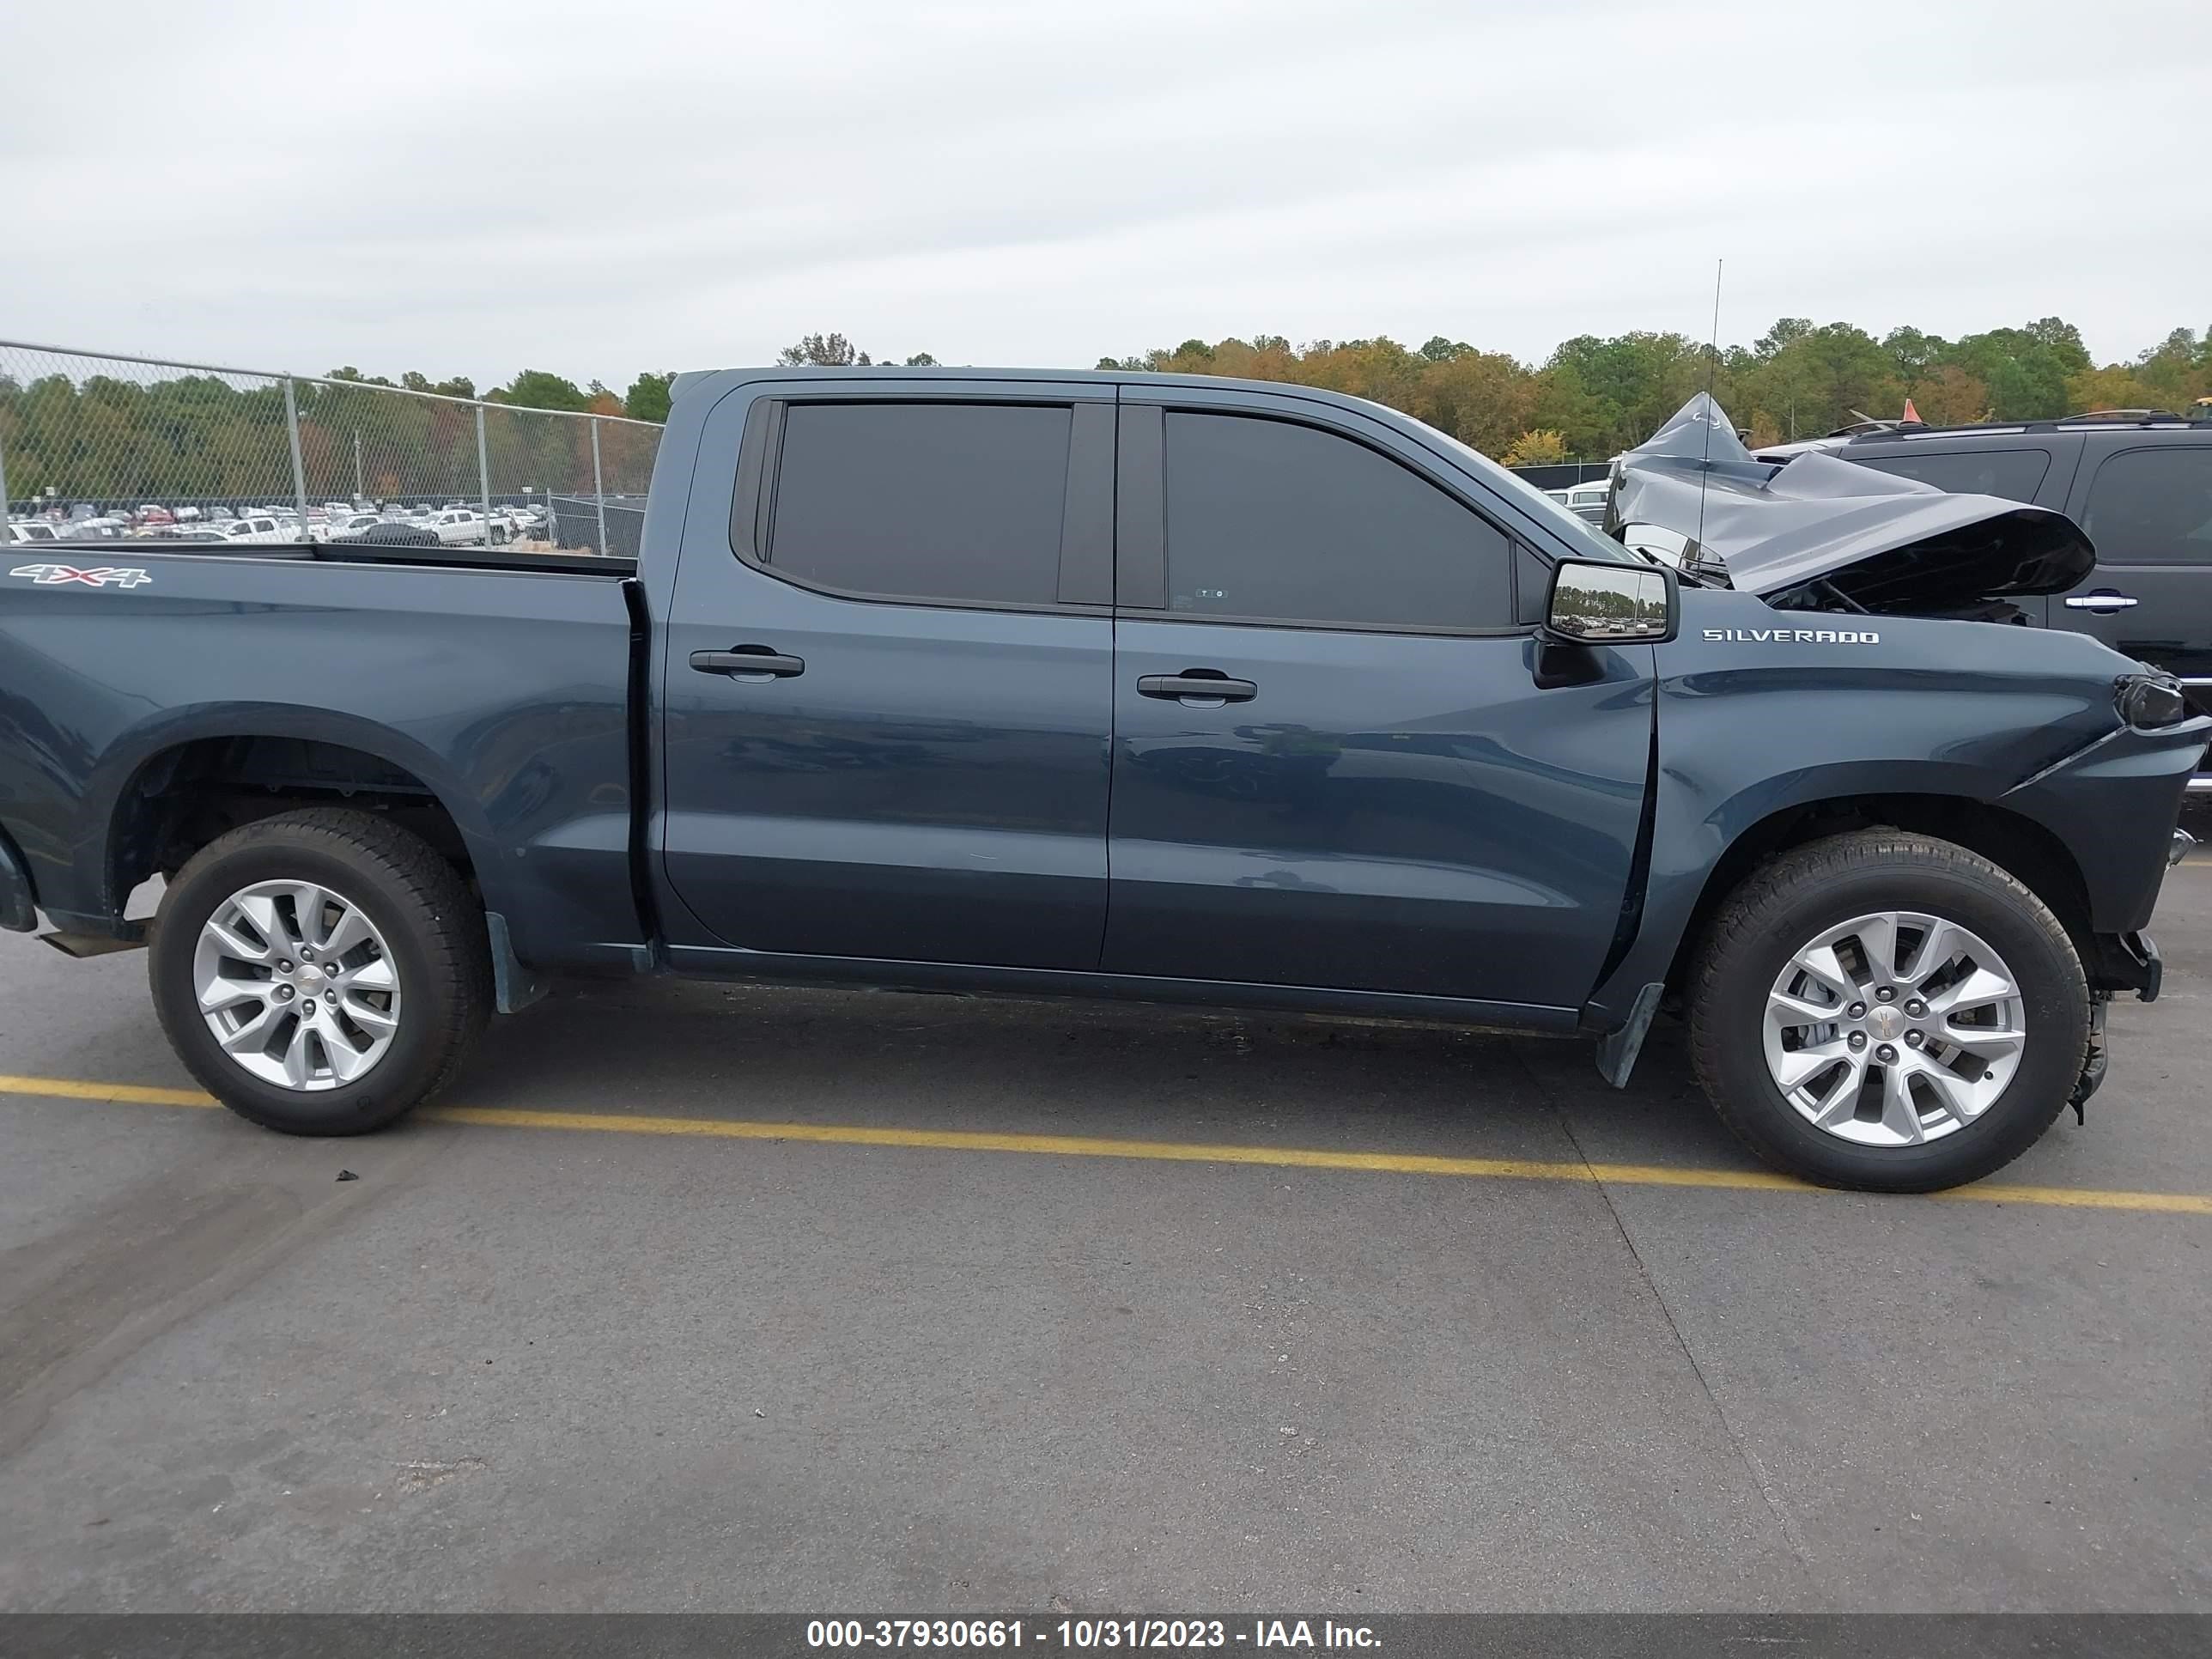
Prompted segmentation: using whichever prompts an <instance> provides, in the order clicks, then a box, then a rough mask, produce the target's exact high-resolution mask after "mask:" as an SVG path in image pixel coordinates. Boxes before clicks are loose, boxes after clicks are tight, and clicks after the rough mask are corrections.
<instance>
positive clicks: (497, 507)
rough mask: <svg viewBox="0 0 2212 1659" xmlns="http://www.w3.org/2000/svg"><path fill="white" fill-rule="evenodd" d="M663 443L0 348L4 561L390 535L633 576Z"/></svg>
mask: <svg viewBox="0 0 2212 1659" xmlns="http://www.w3.org/2000/svg"><path fill="white" fill-rule="evenodd" d="M659 442H660V428H659V426H657V425H654V424H653V423H652V422H646V421H634V420H630V419H629V418H627V417H626V416H618V415H597V414H589V413H580V412H570V411H568V410H534V409H520V408H516V407H513V406H512V405H510V404H500V403H488V402H483V401H479V400H477V399H473V398H452V397H447V396H444V395H441V394H440V393H437V392H417V391H414V390H411V389H410V388H407V387H404V386H376V385H370V384H368V383H365V382H362V381H357V380H327V379H324V378H320V377H318V376H313V375H304V374H275V373H269V372H264V371H260V370H253V369H240V368H219V367H216V366H212V365H209V364H202V363H179V362H162V361H161V360H158V359H153V358H143V357H120V356H111V355H108V354H106V353H102V352H90V351H73V350H70V349H64V348H59V347H54V346H40V345H30V344H27V343H22V342H19V341H12V340H0V524H4V525H5V526H7V531H6V540H8V541H11V542H19V543H20V542H23V541H28V540H33V539H40V540H43V539H46V538H49V537H52V536H54V535H56V534H63V535H66V536H68V537H70V538H110V537H134V536H179V535H184V536H192V537H204V538H225V539H255V540H276V539H295V540H302V541H307V540H313V541H322V540H330V539H336V538H339V537H342V536H346V535H360V534H363V533H368V532H375V533H376V538H378V539H386V538H392V539H404V537H398V536H396V535H395V534H394V533H393V532H383V531H381V530H380V529H379V528H378V527H379V526H381V525H383V524H386V523H390V524H393V525H398V526H403V527H404V526H414V527H416V528H419V529H421V530H422V531H423V532H424V533H425V534H426V535H428V534H430V533H432V532H435V538H436V539H438V540H440V541H441V542H476V543H495V544H515V545H519V546H521V547H525V548H528V547H532V546H535V547H539V548H547V549H560V550H568V551H574V552H586V553H592V552H598V553H609V552H611V553H617V554H626V555H629V556H635V553H636V551H637V541H638V531H639V529H640V527H641V525H642V521H643V518H644V506H645V493H646V486H647V483H648V482H649V480H650V479H651V477H652V475H653V454H654V452H655V450H656V449H657V448H658V447H659ZM471 514H472V515H473V516H468V515H471ZM241 522H244V523H248V524H252V525H257V526H258V525H259V524H262V523H264V522H273V524H274V526H276V527H275V529H274V530H271V531H267V532H264V531H260V530H258V529H255V530H246V531H241V530H240V529H239V528H238V526H240V523H241Z"/></svg>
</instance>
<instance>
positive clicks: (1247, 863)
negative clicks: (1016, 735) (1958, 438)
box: [1103, 386, 1653, 1008]
mask: <svg viewBox="0 0 2212 1659" xmlns="http://www.w3.org/2000/svg"><path fill="white" fill-rule="evenodd" d="M1204 397H1205V394H1203V393H1182V392H1178V393H1176V394H1173V395H1170V393H1168V392H1165V391H1164V390H1162V389H1159V388H1143V387H1138V386H1125V387H1124V388H1123V391H1122V410H1121V458H1120V459H1121V499H1120V513H1119V523H1118V534H1119V538H1120V546H1119V554H1118V560H1119V575H1120V589H1121V591H1120V594H1119V608H1118V611H1117V613H1116V620H1115V665H1114V698H1115V761H1114V786H1113V811H1112V822H1111V826H1110V835H1109V857H1110V862H1111V865H1112V869H1113V883H1112V898H1111V903H1110V906H1109V921H1108V924H1107V931H1106V951H1105V957H1104V962H1103V966H1104V967H1105V968H1106V969H1108V970H1109V971H1114V972H1119V973H1127V974H1139V975H1158V976H1165V977H1173V978H1180V979H1205V980H1228V981H1247V982H1253V983H1262V984H1273V985H1291V986H1311V987H1338V988H1342V989H1352V990H1363V991H1383V992H1396V993H1403V994H1424V995H1431V996H1443V997H1453V998H1468V999H1474V1000H1484V1001H1490V1002H1496V1003H1510V1004H1516V1005H1522V1006H1531V1005H1533V1006H1546V1007H1553V1008H1559V1007H1572V1006H1577V1005H1578V1004H1580V1003H1581V1002H1582V1001H1583V1000H1584V999H1586V998H1587V997H1588V995H1589V992H1590V990H1591V988H1592V987H1593V986H1594V985H1595V981H1596V980H1597V977H1598V972H1599V969H1600V967H1601V963H1603V961H1604V959H1605V957H1606V954H1607V949H1608V947H1609V946H1610V945H1611V944H1612V942H1613V934H1614V932H1615V930H1616V927H1618V926H1619V924H1620V918H1621V911H1622V899H1623V896H1624V893H1625V892H1626V889H1627V885H1628V882H1629V878H1630V869H1631V865H1632V860H1633V856H1634V849H1635V845H1636V841H1637V833H1638V824H1639V822H1640V818H1641V812H1642V807H1643V800H1644V778H1645V773H1646V768H1647V763H1648V759H1649V757H1650V750H1651V743H1652V695H1651V694H1652V674H1653V664H1652V651H1651V648H1650V647H1648V646H1643V647H1624V648H1620V649H1613V650H1598V651H1594V652H1591V653H1589V654H1588V656H1587V658H1586V659H1584V660H1583V663H1582V665H1581V667H1580V670H1579V675H1580V678H1579V680H1578V683H1562V684H1540V678H1551V677H1549V676H1541V675H1540V672H1539V655H1540V647H1539V645H1538V642H1537V641H1536V640H1535V638H1534V631H1533V629H1532V628H1531V627H1530V626H1529V623H1532V622H1533V621H1534V619H1535V617H1536V616H1537V615H1539V614H1540V612H1541V603H1542V599H1543V585H1544V581H1545V579H1546V577H1547V575H1548V571H1549V567H1548V565H1547V563H1546V562H1544V561H1542V560H1541V559H1539V558H1538V557H1537V556H1535V555H1534V553H1532V552H1530V551H1528V550H1527V549H1525V548H1522V547H1520V546H1518V545H1517V544H1516V539H1515V538H1514V536H1513V535H1511V534H1510V533H1509V532H1507V531H1506V530H1505V529H1504V528H1502V527H1501V523H1500V522H1499V521H1497V520H1492V518H1490V517H1488V516H1486V514H1485V513H1483V512H1481V511H1479V510H1478V507H1477V505H1476V501H1477V499H1478V497H1479V495H1480V489H1479V487H1478V486H1476V485H1474V483H1471V482H1470V481H1469V480H1467V479H1459V478H1457V475H1455V474H1448V473H1447V472H1445V471H1438V470H1428V471H1425V470H1423V469H1422V468H1421V467H1420V466H1419V465H1417V458H1412V457H1409V456H1408V455H1407V453H1406V452H1405V450H1404V449H1403V448H1402V447H1393V445H1392V443H1391V435H1390V434H1389V432H1388V431H1387V429H1383V428H1379V427H1376V426H1373V424H1372V423H1369V424H1365V425H1363V422H1364V417H1363V416H1356V415H1352V414H1349V413H1344V412H1337V413H1330V414H1316V413H1312V412H1311V411H1314V410H1317V409H1320V408H1322V406H1321V405H1316V404H1313V403H1312V402H1310V400H1303V399H1293V398H1285V399H1282V400H1280V405H1279V407H1280V413H1279V416H1278V415H1275V414H1274V410H1273V405H1267V404H1260V403H1259V402H1257V401H1256V400H1255V398H1253V396H1252V395H1251V394H1239V401H1238V402H1237V403H1236V404H1230V403H1227V402H1219V401H1217V402H1212V403H1208V402H1206V401H1204ZM1448 477H1449V478H1454V479H1456V482H1455V483H1449V482H1447V478H1448ZM1495 505H1496V503H1494V502H1493V503H1492V506H1493V507H1494V506H1495ZM1516 567H1517V571H1516ZM1567 678H1569V679H1571V680H1572V679H1575V678H1576V677H1575V676H1569V677H1567Z"/></svg>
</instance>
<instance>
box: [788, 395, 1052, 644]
mask: <svg viewBox="0 0 2212 1659" xmlns="http://www.w3.org/2000/svg"><path fill="white" fill-rule="evenodd" d="M1071 419H1072V416H1071V414H1070V411H1069V410H1067V409H1066V408H1064V407H1060V408H1054V407H1045V406H1040V405H1031V404H924V403H885V404H816V403H793V404H791V405H790V406H789V407H788V408H787V410H785V412H784V422H783V446H782V456H781V463H780V465H778V467H777V469H776V479H775V519H774V523H773V527H772V530H771V532H770V536H769V555H768V562H769V568H771V569H773V570H776V571H779V572H781V573H782V574H786V575H789V576H792V577H794V578H796V579H798V580H801V581H808V582H819V583H821V584H822V585H823V586H827V587H836V588H842V589H845V590H847V591H848V592H857V593H879V594H884V595H886V596H890V597H896V598H902V599H944V600H952V601H968V600H977V599H981V600H987V601H992V602H995V603H999V604H1008V605H1050V604H1052V603H1053V602H1054V600H1055V599H1057V598H1058V595H1059V587H1060V520H1061V517H1062V514H1063V513H1064V511H1065V508H1066V495H1067V442H1068V428H1069V425H1070V422H1071Z"/></svg>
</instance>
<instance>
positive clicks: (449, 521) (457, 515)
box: [430, 507, 485, 547]
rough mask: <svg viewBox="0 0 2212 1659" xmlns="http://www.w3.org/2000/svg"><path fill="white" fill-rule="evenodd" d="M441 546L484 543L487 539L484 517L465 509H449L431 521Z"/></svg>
mask: <svg viewBox="0 0 2212 1659" xmlns="http://www.w3.org/2000/svg"><path fill="white" fill-rule="evenodd" d="M430 527H431V529H432V530H434V531H435V532H436V533H437V537H438V540H439V542H440V544H442V545H444V546H447V547H461V546H466V545H472V544H476V543H479V542H482V541H483V539H484V537H485V526H484V521H483V514H482V513H476V512H473V511H471V509H470V508H468V507H447V509H446V510H445V511H444V512H442V513H440V514H438V516H437V517H436V518H435V519H433V520H431V521H430Z"/></svg>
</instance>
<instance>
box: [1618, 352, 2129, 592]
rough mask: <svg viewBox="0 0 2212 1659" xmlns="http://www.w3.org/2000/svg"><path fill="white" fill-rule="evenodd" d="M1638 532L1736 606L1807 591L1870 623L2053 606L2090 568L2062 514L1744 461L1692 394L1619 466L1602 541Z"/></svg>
mask: <svg viewBox="0 0 2212 1659" xmlns="http://www.w3.org/2000/svg"><path fill="white" fill-rule="evenodd" d="M1638 524H1650V525H1657V526H1662V527H1663V528H1665V529H1667V530H1671V531H1673V532H1675V533H1676V534H1678V535H1681V536H1686V537H1688V538H1691V541H1692V547H1691V549H1690V550H1689V552H1688V554H1687V555H1686V559H1687V560H1688V561H1699V562H1705V563H1706V564H1708V565H1710V564H1711V563H1712V562H1718V563H1719V564H1720V565H1721V566H1722V567H1723V568H1725V569H1726V571H1727V572H1728V578H1729V586H1733V587H1735V588H1736V589H1738V590H1739V591H1741V592H1748V593H1756V594H1758V595H1759V597H1760V598H1762V599H1787V598H1789V597H1790V596H1791V595H1793V594H1795V593H1796V592H1798V590H1800V589H1802V588H1804V587H1805V586H1807V585H1808V584H1810V583H1814V582H1818V583H1821V584H1822V585H1823V586H1824V587H1825V588H1826V590H1828V594H1827V597H1833V598H1836V599H1842V600H1844V601H1848V603H1849V604H1850V605H1854V606H1857V607H1859V608H1861V609H1863V610H1866V611H1876V612H1881V611H1888V612H1894V613H1902V612H1917V613H1920V614H1940V613H1942V612H1944V611H1956V610H1962V609H1965V608H1967V607H1971V606H1972V605H1975V604H1976V603H1977V602H1978V601H1981V600H1986V599H2011V598H2017V597H2021V596H2024V595H2027V594H2032V593H2058V592H2064V591H2065V590H2066V589H2068V588H2070V587H2073V586H2075V585H2077V584H2078V583H2079V582H2080V581H2081V580H2082V578H2083V577H2085V576H2087V574H2089V572H2090V571H2091V570H2093V568H2095V567H2096V562H2097V558H2096V553H2095V550H2093V548H2092V547H2091V546H2090V544H2089V539H2088V538H2087V536H2085V535H2083V534H2082V533H2081V528H2080V527H2079V526H2076V525H2075V523H2074V521H2073V520H2070V519H2069V518H2067V517H2066V516H2065V515H2064V514H2063V513H2052V512H2050V511H2049V510H2047V509H2045V508H2043V507H2026V506H2023V505H2021V503H2020V502H2018V501H2007V500H2005V499H2004V498H2003V497H2002V496H1997V495H1951V494H1948V493H1947V492H1945V491H1943V490H1941V489H1936V487H1935V486H1934V485H1932V484H1924V483H1920V482H1919V481H1918V480H1917V479H1914V478H1899V477H1892V476H1891V475H1890V474H1888V473H1886V472H1878V471H1875V469H1874V468H1872V467H1867V466H1860V465H1857V464H1856V463H1854V462H1851V461H1847V460H1844V459H1840V458H1839V457H1838V456H1837V455H1835V454H1834V453H1830V452H1826V451H1812V452H1808V453H1804V454H1801V455H1797V456H1795V457H1793V458H1792V459H1790V460H1789V461H1787V462H1785V463H1784V464H1782V465H1772V464H1771V463H1768V462H1765V461H1755V460H1753V459H1752V458H1751V452H1750V451H1748V450H1747V449H1746V448H1745V447H1743V445H1742V443H1741V441H1739V440H1738V439H1737V437H1736V435H1735V428H1734V427H1732V426H1730V425H1729V419H1728V416H1727V415H1726V414H1725V413H1724V412H1723V410H1721V408H1720V406H1719V405H1718V404H1716V403H1715V402H1714V401H1713V400H1712V398H1711V397H1710V396H1708V395H1707V394H1706V393H1705V392H1699V394H1698V395H1697V396H1696V397H1694V398H1691V399H1690V401H1689V402H1688V403H1686V404H1683V405H1682V407H1681V408H1680V410H1677V411H1676V412H1675V414H1674V416H1673V417H1672V418H1670V419H1669V420H1668V422H1666V423H1665V424H1664V425H1663V426H1662V427H1661V428H1659V430H1658V431H1657V432H1656V433H1654V434H1653V435H1651V437H1650V439H1649V440H1648V441H1645V442H1644V443H1642V444H1639V445H1638V446H1637V447H1635V448H1634V449H1632V450H1629V451H1628V452H1627V453H1625V454H1623V455H1622V456H1621V457H1620V463H1619V465H1618V466H1617V467H1616V469H1615V471H1614V477H1613V494H1612V497H1611V499H1610V501H1608V503H1607V516H1606V528H1607V530H1608V531H1609V532H1613V533H1615V534H1618V533H1620V530H1621V528H1622V527H1623V526H1632V525H1638ZM1692 568H1695V567H1694V565H1693V566H1692Z"/></svg>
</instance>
